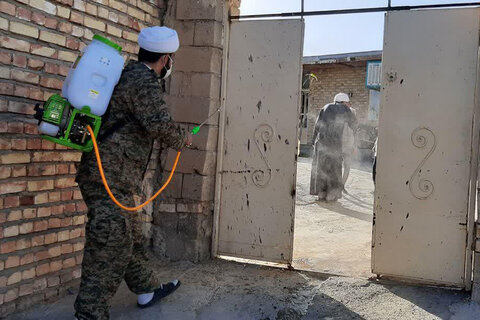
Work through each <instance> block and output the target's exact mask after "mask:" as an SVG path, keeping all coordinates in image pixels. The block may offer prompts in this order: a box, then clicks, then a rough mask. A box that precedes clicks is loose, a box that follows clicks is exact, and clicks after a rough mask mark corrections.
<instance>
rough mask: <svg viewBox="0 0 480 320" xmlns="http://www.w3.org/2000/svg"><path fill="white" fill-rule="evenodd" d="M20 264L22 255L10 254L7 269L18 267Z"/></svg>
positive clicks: (6, 264)
mask: <svg viewBox="0 0 480 320" xmlns="http://www.w3.org/2000/svg"><path fill="white" fill-rule="evenodd" d="M19 265H20V257H19V256H10V257H8V258H7V261H5V269H9V268H14V267H18V266H19Z"/></svg>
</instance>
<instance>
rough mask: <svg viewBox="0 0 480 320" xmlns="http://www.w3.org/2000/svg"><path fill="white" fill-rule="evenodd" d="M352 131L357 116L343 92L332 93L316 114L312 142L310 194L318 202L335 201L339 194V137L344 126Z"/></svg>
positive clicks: (354, 129) (341, 159)
mask: <svg viewBox="0 0 480 320" xmlns="http://www.w3.org/2000/svg"><path fill="white" fill-rule="evenodd" d="M345 124H348V126H349V127H350V129H351V130H352V131H353V132H355V131H356V129H357V118H356V116H355V113H354V112H353V111H352V110H351V104H350V98H349V96H348V95H347V94H345V93H339V94H337V95H336V96H335V98H334V102H333V103H330V104H327V105H326V106H324V107H323V108H322V109H321V110H320V113H319V115H318V117H317V121H316V123H315V130H314V134H313V141H312V144H313V146H314V152H313V161H312V173H311V179H310V194H311V195H316V196H318V200H320V201H325V200H326V201H336V200H338V199H340V198H341V197H342V191H343V187H344V186H343V181H342V162H343V152H342V150H343V148H342V140H343V139H342V138H343V132H344V125H345Z"/></svg>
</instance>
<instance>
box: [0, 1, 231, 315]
mask: <svg viewBox="0 0 480 320" xmlns="http://www.w3.org/2000/svg"><path fill="white" fill-rule="evenodd" d="M232 3H233V4H234V5H236V6H237V8H238V5H239V1H238V0H236V1H230V4H232ZM224 8H225V2H224V0H202V1H193V0H177V1H175V0H87V1H84V0H48V1H46V0H2V1H0V95H1V96H0V317H1V316H4V315H7V314H9V313H12V312H15V311H20V310H22V309H25V308H27V307H28V306H30V305H32V304H35V303H38V302H41V301H43V300H46V299H56V298H58V297H60V296H62V295H64V294H65V293H66V292H67V290H68V289H69V288H71V287H76V286H77V285H78V283H79V277H80V275H81V268H80V264H81V261H82V249H83V244H84V235H85V231H84V228H85V222H86V210H87V208H86V206H85V203H84V202H83V201H82V197H81V194H80V192H79V189H78V187H77V185H76V183H75V181H74V177H75V173H76V163H77V162H78V161H79V160H80V157H81V153H79V152H77V151H74V150H67V148H64V147H62V146H59V145H55V144H53V143H50V142H47V141H44V140H41V139H40V137H39V136H38V132H37V129H36V120H34V119H33V114H34V110H33V107H34V105H35V104H36V103H41V102H43V101H46V100H47V99H48V97H49V96H50V95H52V94H53V93H58V92H59V91H60V89H61V87H62V83H63V80H64V78H65V76H66V75H67V73H68V70H69V67H70V65H71V63H72V62H73V61H74V60H75V59H76V56H77V55H78V53H79V51H80V50H81V49H82V48H84V47H85V46H86V45H88V43H89V42H90V40H91V39H92V37H93V35H94V34H100V35H103V36H105V37H107V38H109V39H111V40H113V41H114V42H116V43H118V44H119V45H121V46H122V47H123V51H122V54H123V56H124V57H125V59H126V60H128V59H130V58H135V57H136V53H137V52H138V45H137V44H136V41H137V36H138V32H139V31H140V30H141V29H142V28H143V27H145V26H151V25H162V24H165V25H168V26H171V27H174V28H176V29H177V31H178V33H179V36H180V41H181V48H180V50H179V51H178V53H177V54H176V57H175V65H174V73H173V75H172V78H171V80H170V81H169V82H167V83H166V90H167V92H169V94H168V97H167V98H168V102H169V103H170V106H171V109H172V110H171V112H172V115H173V117H174V119H175V120H177V121H178V122H181V123H183V125H184V126H185V127H186V128H191V127H192V126H193V125H195V124H198V123H200V122H201V121H202V120H204V119H205V118H206V117H207V115H208V114H209V113H210V112H211V111H212V110H214V109H215V108H217V106H218V105H219V103H220V73H221V65H222V52H223V51H222V48H223V23H224V16H225V15H224ZM217 133H218V119H212V120H211V121H210V122H209V124H208V125H207V126H206V127H205V128H204V129H203V130H202V131H201V132H200V134H199V135H198V136H196V137H195V140H194V148H193V149H191V150H187V151H185V152H184V153H183V155H182V160H181V165H180V167H179V169H178V171H177V172H178V173H176V174H175V177H174V179H173V182H172V185H171V186H170V187H169V188H168V190H167V191H166V193H165V194H163V195H162V199H161V200H160V201H157V202H156V203H154V204H153V205H151V206H149V207H147V208H146V210H144V212H143V213H142V215H143V218H144V220H146V221H147V223H145V224H144V227H145V228H144V231H145V233H146V234H147V235H148V236H149V237H150V238H151V239H152V242H153V244H154V250H155V252H156V254H157V255H158V256H160V257H167V258H170V259H189V260H192V261H198V260H202V259H206V258H208V257H209V255H210V243H211V233H212V211H213V209H212V208H213V194H214V168H215V159H216V153H215V150H216V147H217ZM172 155H173V153H169V154H168V155H167V154H163V155H160V154H159V152H158V145H157V148H156V152H154V153H153V155H152V159H151V162H150V165H149V170H148V172H147V176H146V181H145V184H144V189H145V192H146V194H147V195H149V194H152V192H153V191H154V189H157V188H158V187H159V183H160V182H161V180H162V177H160V176H159V174H158V172H159V171H157V170H156V168H158V167H160V166H166V168H170V167H171V162H172V161H171V159H172ZM163 179H165V177H163ZM137 200H138V201H141V200H142V199H141V198H138V199H137ZM152 226H153V227H152Z"/></svg>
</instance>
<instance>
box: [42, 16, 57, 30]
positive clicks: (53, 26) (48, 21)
mask: <svg viewBox="0 0 480 320" xmlns="http://www.w3.org/2000/svg"><path fill="white" fill-rule="evenodd" d="M57 25H58V21H57V20H55V19H52V18H47V19H46V20H45V27H47V28H50V29H56V28H57Z"/></svg>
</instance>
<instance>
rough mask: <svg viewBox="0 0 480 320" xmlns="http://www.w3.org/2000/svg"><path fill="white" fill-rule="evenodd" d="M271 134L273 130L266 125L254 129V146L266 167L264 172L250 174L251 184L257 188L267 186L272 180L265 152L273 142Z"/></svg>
mask: <svg viewBox="0 0 480 320" xmlns="http://www.w3.org/2000/svg"><path fill="white" fill-rule="evenodd" d="M273 133H274V132H273V128H272V127H271V126H270V125H268V124H261V125H259V126H258V127H257V128H256V129H255V133H254V135H255V144H256V145H257V147H258V151H260V155H261V157H262V159H263V161H264V162H265V165H266V167H267V168H266V169H265V170H260V169H258V170H255V171H254V172H253V174H252V180H253V183H254V184H255V185H256V186H257V187H259V188H264V187H266V186H268V185H269V184H270V180H271V179H272V168H271V167H270V164H269V163H268V160H267V152H266V151H267V146H268V144H270V143H271V142H272V140H273Z"/></svg>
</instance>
